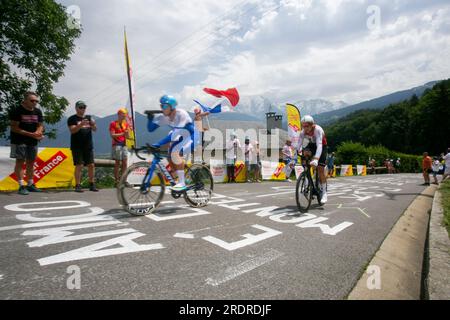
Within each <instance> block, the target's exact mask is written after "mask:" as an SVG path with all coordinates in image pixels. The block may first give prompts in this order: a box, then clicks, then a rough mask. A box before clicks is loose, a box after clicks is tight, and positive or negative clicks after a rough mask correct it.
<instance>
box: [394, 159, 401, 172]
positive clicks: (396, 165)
mask: <svg viewBox="0 0 450 320" xmlns="http://www.w3.org/2000/svg"><path fill="white" fill-rule="evenodd" d="M400 166H401V161H400V158H397V160H395V172H396V173H400Z"/></svg>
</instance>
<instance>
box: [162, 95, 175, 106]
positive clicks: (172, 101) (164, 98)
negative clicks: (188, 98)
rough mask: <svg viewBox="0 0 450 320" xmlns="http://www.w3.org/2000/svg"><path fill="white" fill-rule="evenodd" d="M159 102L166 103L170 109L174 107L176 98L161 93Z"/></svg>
mask: <svg viewBox="0 0 450 320" xmlns="http://www.w3.org/2000/svg"><path fill="white" fill-rule="evenodd" d="M159 103H160V104H162V105H164V104H168V105H169V106H171V107H172V109H175V108H176V107H177V105H178V102H177V99H175V98H174V97H173V96H169V95H167V94H165V95H163V96H162V97H161V99H159Z"/></svg>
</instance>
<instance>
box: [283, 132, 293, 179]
mask: <svg viewBox="0 0 450 320" xmlns="http://www.w3.org/2000/svg"><path fill="white" fill-rule="evenodd" d="M281 152H282V155H283V162H284V164H285V167H284V173H285V174H286V181H288V182H290V181H291V180H289V177H290V176H291V173H292V169H293V168H294V147H292V142H291V140H289V139H288V140H286V144H285V145H284V147H283V149H282V151H281Z"/></svg>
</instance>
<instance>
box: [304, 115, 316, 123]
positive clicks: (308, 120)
mask: <svg viewBox="0 0 450 320" xmlns="http://www.w3.org/2000/svg"><path fill="white" fill-rule="evenodd" d="M302 123H311V124H314V119H313V117H311V116H304V117H303V118H302Z"/></svg>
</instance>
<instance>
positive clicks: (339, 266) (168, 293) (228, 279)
mask: <svg viewBox="0 0 450 320" xmlns="http://www.w3.org/2000/svg"><path fill="white" fill-rule="evenodd" d="M421 183H422V178H421V177H420V175H413V174H398V175H379V176H368V177H347V178H337V179H332V180H331V181H330V182H329V187H328V190H329V191H328V193H329V197H328V198H329V202H328V203H327V204H326V205H325V206H324V207H318V206H316V205H314V206H313V207H312V208H311V209H310V210H309V212H308V213H307V214H303V215H301V214H299V213H298V212H297V209H296V204H295V198H294V196H295V195H294V191H295V184H294V183H287V182H265V183H261V184H251V183H250V184H221V185H216V186H215V189H214V191H215V194H214V198H213V200H212V201H211V203H210V205H208V206H207V207H205V208H202V209H193V208H190V207H188V206H187V205H186V203H185V202H184V200H183V199H178V200H174V199H172V198H171V196H170V195H169V194H166V196H165V198H164V201H166V202H164V203H163V205H162V206H161V207H160V208H158V210H157V211H156V214H152V215H149V216H146V217H133V216H130V215H129V214H127V213H126V212H125V211H123V210H121V208H120V206H119V204H118V201H117V198H116V195H115V190H101V191H100V192H99V193H92V192H85V193H83V194H77V193H75V192H46V193H42V194H30V195H29V196H19V195H17V194H0V202H1V205H0V299H196V300H197V299H198V300H202V299H239V300H241V299H244V300H246V299H283V300H284V299H343V298H345V297H346V296H347V295H348V293H349V292H350V290H351V289H352V288H353V286H354V285H355V283H356V281H357V280H358V278H359V276H360V275H361V273H362V272H363V270H364V268H365V267H366V266H367V263H368V262H369V261H370V260H371V258H372V256H373V255H374V253H375V252H376V250H377V249H378V248H379V246H380V245H381V243H382V241H383V239H384V238H385V237H386V235H387V234H388V233H389V231H390V230H391V228H392V227H393V225H394V224H395V222H396V221H397V219H398V218H399V217H400V215H401V214H402V213H403V212H404V210H405V209H406V208H407V207H408V206H409V204H410V203H411V202H412V201H413V200H414V198H415V197H416V196H417V195H419V194H420V192H421V191H422V190H423V189H424V187H423V186H420V184H421Z"/></svg>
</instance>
